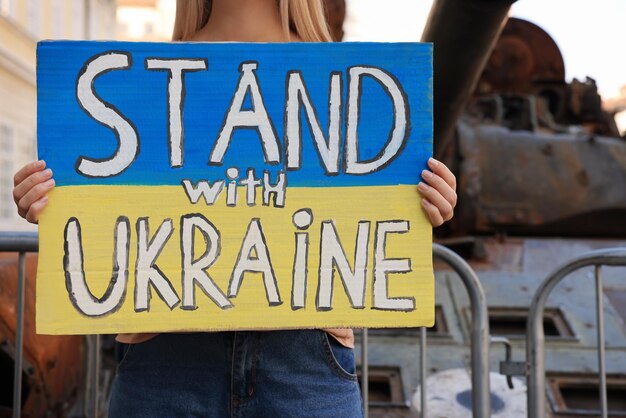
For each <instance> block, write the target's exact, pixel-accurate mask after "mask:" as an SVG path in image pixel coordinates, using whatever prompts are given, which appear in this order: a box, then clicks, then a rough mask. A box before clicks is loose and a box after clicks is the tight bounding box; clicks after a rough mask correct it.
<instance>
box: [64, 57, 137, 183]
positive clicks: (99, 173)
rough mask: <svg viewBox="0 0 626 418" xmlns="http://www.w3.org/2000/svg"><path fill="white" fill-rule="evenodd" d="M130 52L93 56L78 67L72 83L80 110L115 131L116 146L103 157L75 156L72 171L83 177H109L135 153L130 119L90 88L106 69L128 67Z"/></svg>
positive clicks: (125, 164)
mask: <svg viewBox="0 0 626 418" xmlns="http://www.w3.org/2000/svg"><path fill="white" fill-rule="evenodd" d="M130 61H131V58H130V55H129V54H125V53H120V52H107V53H104V54H101V55H96V56H95V57H93V58H92V59H91V60H90V61H88V62H87V64H86V65H85V67H84V68H83V69H82V70H81V72H80V75H79V76H78V82H77V84H76V97H77V99H78V103H79V104H80V106H81V107H82V108H83V110H84V111H85V112H86V113H87V114H88V115H89V116H91V117H92V118H94V119H95V120H97V121H98V122H100V123H101V124H103V125H104V126H107V127H109V128H111V129H113V131H114V132H115V136H116V137H117V141H118V146H117V150H116V151H115V154H114V155H113V156H112V157H110V158H105V159H89V158H87V157H85V156H81V157H79V158H78V161H77V164H76V171H78V172H79V173H80V174H82V175H84V176H87V177H111V176H115V175H117V174H120V173H121V172H122V171H124V170H126V169H127V168H128V167H129V166H130V165H131V164H132V163H133V161H134V160H135V158H136V157H137V153H138V152H139V136H138V135H137V129H136V128H135V127H134V126H133V124H132V122H131V121H130V120H128V119H127V118H125V117H124V115H122V114H121V113H120V111H119V110H117V109H116V108H115V107H114V106H113V105H111V104H109V103H107V102H105V101H104V100H102V99H100V98H99V97H98V96H97V95H96V92H95V91H94V90H93V88H94V87H93V85H94V81H95V79H96V77H98V76H99V75H100V74H102V73H104V72H107V71H110V70H122V69H127V68H130V65H131V64H130Z"/></svg>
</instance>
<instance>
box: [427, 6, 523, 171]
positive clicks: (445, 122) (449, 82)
mask: <svg viewBox="0 0 626 418" xmlns="http://www.w3.org/2000/svg"><path fill="white" fill-rule="evenodd" d="M514 2H515V0H435V2H434V3H433V5H432V8H431V10H430V15H429V16H428V21H427V22H426V26H425V28H424V32H423V34H422V39H421V40H422V42H432V43H433V44H434V46H433V48H434V58H433V60H434V61H433V70H434V78H433V91H434V97H435V101H434V113H433V115H434V155H435V157H436V158H439V159H444V155H445V152H447V150H448V144H449V141H450V138H451V136H452V133H453V131H454V128H455V124H456V122H457V120H458V118H459V116H460V115H461V114H462V112H463V110H464V109H465V105H466V104H467V101H468V99H469V98H470V96H471V94H472V92H473V91H474V88H475V86H476V82H477V81H478V78H479V77H480V74H481V72H482V70H483V68H484V66H485V63H486V62H487V59H488V58H489V54H490V52H491V50H492V48H493V46H494V45H495V42H496V41H497V39H498V35H499V33H500V31H501V30H502V27H503V25H504V23H505V22H506V20H507V18H508V12H509V9H510V7H511V4H513V3H514Z"/></svg>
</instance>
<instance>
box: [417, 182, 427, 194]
mask: <svg viewBox="0 0 626 418" xmlns="http://www.w3.org/2000/svg"><path fill="white" fill-rule="evenodd" d="M417 188H418V189H419V190H420V191H422V192H425V191H426V190H428V186H427V185H426V183H422V182H421V181H420V182H419V183H417Z"/></svg>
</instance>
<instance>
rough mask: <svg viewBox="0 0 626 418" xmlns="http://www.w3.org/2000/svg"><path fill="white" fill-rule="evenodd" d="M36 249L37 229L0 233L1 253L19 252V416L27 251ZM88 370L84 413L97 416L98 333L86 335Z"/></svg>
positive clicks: (17, 411) (16, 412) (17, 413)
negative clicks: (34, 230) (35, 230)
mask: <svg viewBox="0 0 626 418" xmlns="http://www.w3.org/2000/svg"><path fill="white" fill-rule="evenodd" d="M38 251H39V240H38V235H37V233H36V232H2V233H0V253H7V252H9V253H18V273H17V294H16V306H15V315H16V321H15V349H14V353H15V359H14V367H13V418H20V417H21V415H22V374H23V370H22V369H23V364H24V299H25V290H26V268H25V267H26V253H36V252H38ZM86 342H87V347H88V348H87V373H86V378H85V383H86V385H85V386H86V388H87V390H86V392H85V397H84V399H85V403H84V413H85V415H86V416H88V417H97V416H98V383H99V374H100V373H99V372H100V336H99V335H89V336H86Z"/></svg>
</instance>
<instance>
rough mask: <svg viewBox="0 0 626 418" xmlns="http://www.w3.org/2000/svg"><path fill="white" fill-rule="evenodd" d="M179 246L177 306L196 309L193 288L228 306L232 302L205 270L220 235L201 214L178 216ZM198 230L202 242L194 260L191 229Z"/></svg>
mask: <svg viewBox="0 0 626 418" xmlns="http://www.w3.org/2000/svg"><path fill="white" fill-rule="evenodd" d="M180 229H181V232H180V233H181V237H180V238H181V241H182V242H181V246H182V252H183V254H182V256H183V303H182V305H181V309H185V310H193V309H196V308H197V306H196V287H195V284H196V283H198V285H199V287H200V289H202V291H204V293H205V294H206V295H207V296H208V297H209V298H211V300H212V301H213V302H215V303H216V304H217V306H219V307H220V308H222V309H227V308H232V306H233V305H232V304H231V303H230V301H229V300H228V299H227V298H226V296H225V295H224V293H222V291H221V290H220V289H219V287H217V285H216V284H215V282H214V281H213V279H211V277H210V276H209V275H208V274H207V272H206V270H207V269H208V268H209V267H211V266H212V265H213V263H215V260H217V258H218V257H219V255H220V248H221V247H220V234H219V232H218V231H217V229H215V227H214V226H213V224H211V223H210V222H209V221H208V220H207V219H206V218H205V217H204V216H202V215H200V214H193V215H185V216H183V217H182V219H181V228H180ZM196 229H198V230H199V231H200V232H201V233H202V235H203V238H204V241H205V242H206V246H207V247H206V250H205V251H204V254H202V256H201V257H200V258H198V259H197V260H194V259H193V258H194V252H195V251H194V246H195V245H194V244H195V231H196Z"/></svg>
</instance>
